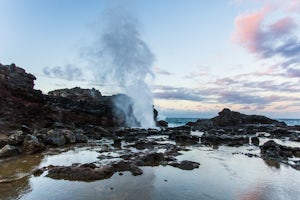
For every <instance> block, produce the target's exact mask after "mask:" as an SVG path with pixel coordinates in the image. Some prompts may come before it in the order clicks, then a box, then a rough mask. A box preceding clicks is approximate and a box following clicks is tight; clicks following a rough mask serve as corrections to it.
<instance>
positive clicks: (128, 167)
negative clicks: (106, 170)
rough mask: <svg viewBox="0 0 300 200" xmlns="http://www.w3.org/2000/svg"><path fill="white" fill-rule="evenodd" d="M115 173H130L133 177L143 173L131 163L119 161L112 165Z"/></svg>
mask: <svg viewBox="0 0 300 200" xmlns="http://www.w3.org/2000/svg"><path fill="white" fill-rule="evenodd" d="M112 166H113V168H114V170H115V171H118V172H124V171H130V172H131V174H132V175H133V176H138V175H142V174H143V171H142V170H141V169H140V168H139V167H138V166H136V165H135V164H133V163H132V162H126V161H120V162H118V163H115V164H113V165H112Z"/></svg>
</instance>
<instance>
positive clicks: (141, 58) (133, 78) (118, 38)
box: [85, 8, 155, 127]
mask: <svg viewBox="0 0 300 200" xmlns="http://www.w3.org/2000/svg"><path fill="white" fill-rule="evenodd" d="M101 23H102V22H101ZM101 25H102V24H101ZM85 56H86V57H88V60H89V63H90V66H92V68H93V69H92V70H93V75H94V76H95V78H96V79H98V80H101V81H102V82H103V81H107V82H109V83H113V84H115V88H119V90H120V92H121V93H124V94H126V95H128V96H129V97H130V98H131V99H132V101H133V105H132V106H133V107H132V110H128V109H129V107H128V105H127V103H126V102H124V101H123V98H115V102H114V103H115V106H116V107H117V108H119V109H121V110H123V112H124V113H125V114H127V118H128V119H126V123H127V124H126V125H127V126H139V125H140V126H141V127H154V126H155V123H154V119H153V98H152V93H151V90H150V88H149V86H148V83H147V81H146V79H149V78H150V79H154V76H153V73H152V69H151V67H152V64H153V62H154V55H153V53H152V52H151V50H150V48H149V47H148V45H147V44H146V43H145V42H144V41H143V40H142V38H141V25H140V23H139V21H138V20H137V19H136V18H134V17H133V16H132V15H130V14H129V13H128V12H126V11H125V10H124V9H120V8H115V9H111V10H109V11H107V12H106V14H105V26H104V29H103V30H102V31H101V33H100V34H99V35H98V37H97V39H96V42H95V43H94V45H93V46H92V47H91V48H90V51H89V52H88V54H86V55H85ZM130 112H131V113H133V114H134V116H135V118H136V120H132V119H131V117H130V116H129V113H130Z"/></svg>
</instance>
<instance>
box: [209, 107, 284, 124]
mask: <svg viewBox="0 0 300 200" xmlns="http://www.w3.org/2000/svg"><path fill="white" fill-rule="evenodd" d="M211 121H212V122H213V125H214V126H238V125H245V124H260V125H261V124H269V125H275V126H279V127H280V126H282V127H286V124H285V123H284V122H279V121H277V120H273V119H270V118H267V117H265V116H261V115H245V114H241V113H239V112H235V111H231V110H229V109H228V108H224V109H223V110H222V111H221V112H219V114H218V116H216V117H214V118H212V119H211Z"/></svg>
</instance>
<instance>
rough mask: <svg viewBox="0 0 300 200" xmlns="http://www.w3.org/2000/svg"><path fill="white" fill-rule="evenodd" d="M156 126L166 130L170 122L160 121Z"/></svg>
mask: <svg viewBox="0 0 300 200" xmlns="http://www.w3.org/2000/svg"><path fill="white" fill-rule="evenodd" d="M156 126H158V127H164V128H166V127H168V122H166V121H164V120H159V121H157V122H156Z"/></svg>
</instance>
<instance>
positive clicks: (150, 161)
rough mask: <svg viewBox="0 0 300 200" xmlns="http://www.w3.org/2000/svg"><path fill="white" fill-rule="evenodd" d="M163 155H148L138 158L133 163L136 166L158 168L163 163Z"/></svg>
mask: <svg viewBox="0 0 300 200" xmlns="http://www.w3.org/2000/svg"><path fill="white" fill-rule="evenodd" d="M164 160H165V158H164V154H163V153H157V152H154V153H148V154H146V155H142V156H139V157H138V158H137V160H136V162H135V164H136V165H137V166H158V165H160V163H161V162H162V161H164Z"/></svg>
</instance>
